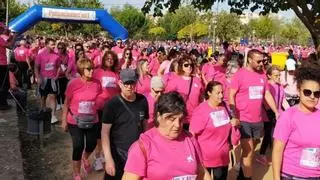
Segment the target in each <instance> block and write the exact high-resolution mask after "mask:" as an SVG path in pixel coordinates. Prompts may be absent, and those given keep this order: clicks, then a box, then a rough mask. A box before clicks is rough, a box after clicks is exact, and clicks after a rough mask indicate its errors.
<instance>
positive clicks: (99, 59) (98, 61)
mask: <svg viewBox="0 0 320 180" xmlns="http://www.w3.org/2000/svg"><path fill="white" fill-rule="evenodd" d="M93 64H94V68H99V67H101V65H102V55H101V54H99V55H98V56H96V58H94V60H93Z"/></svg>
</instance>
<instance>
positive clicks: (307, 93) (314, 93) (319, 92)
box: [302, 89, 320, 98]
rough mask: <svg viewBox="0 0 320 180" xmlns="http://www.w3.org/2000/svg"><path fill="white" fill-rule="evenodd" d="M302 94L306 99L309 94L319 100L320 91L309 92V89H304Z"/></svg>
mask: <svg viewBox="0 0 320 180" xmlns="http://www.w3.org/2000/svg"><path fill="white" fill-rule="evenodd" d="M302 92H303V95H304V96H306V97H310V96H311V94H313V96H314V97H315V98H320V91H311V90H310V89H304V90H302Z"/></svg>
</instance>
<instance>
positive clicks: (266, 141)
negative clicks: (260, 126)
mask: <svg viewBox="0 0 320 180" xmlns="http://www.w3.org/2000/svg"><path fill="white" fill-rule="evenodd" d="M272 131H273V123H272V122H264V136H263V140H262V144H261V147H260V154H261V155H265V154H266V151H267V149H268V147H271V145H272Z"/></svg>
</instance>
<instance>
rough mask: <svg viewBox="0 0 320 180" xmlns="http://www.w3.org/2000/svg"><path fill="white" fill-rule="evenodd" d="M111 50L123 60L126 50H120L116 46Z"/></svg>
mask: <svg viewBox="0 0 320 180" xmlns="http://www.w3.org/2000/svg"><path fill="white" fill-rule="evenodd" d="M111 50H112V51H114V52H115V53H116V54H117V55H118V59H122V56H123V51H124V48H119V47H118V46H115V47H113V48H112V49H111Z"/></svg>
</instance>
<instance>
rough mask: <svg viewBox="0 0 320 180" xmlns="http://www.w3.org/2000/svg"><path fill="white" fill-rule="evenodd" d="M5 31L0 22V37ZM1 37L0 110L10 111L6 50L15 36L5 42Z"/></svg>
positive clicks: (5, 28) (12, 35)
mask: <svg viewBox="0 0 320 180" xmlns="http://www.w3.org/2000/svg"><path fill="white" fill-rule="evenodd" d="M7 31H8V29H7V27H6V26H5V25H4V24H3V23H1V22H0V35H3V34H5V32H7ZM2 37H3V36H0V83H1V84H0V110H7V109H10V108H11V106H9V105H8V102H7V96H8V90H9V71H8V63H7V51H6V48H10V47H11V46H12V45H13V43H14V39H15V35H14V34H11V35H10V36H9V39H7V40H4V39H3V38H2Z"/></svg>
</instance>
